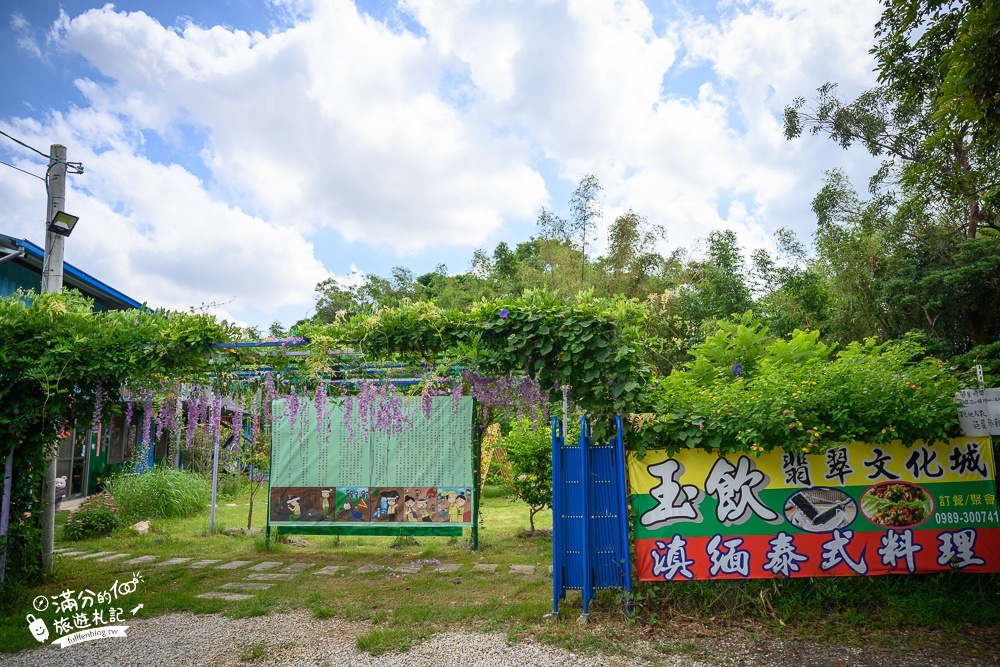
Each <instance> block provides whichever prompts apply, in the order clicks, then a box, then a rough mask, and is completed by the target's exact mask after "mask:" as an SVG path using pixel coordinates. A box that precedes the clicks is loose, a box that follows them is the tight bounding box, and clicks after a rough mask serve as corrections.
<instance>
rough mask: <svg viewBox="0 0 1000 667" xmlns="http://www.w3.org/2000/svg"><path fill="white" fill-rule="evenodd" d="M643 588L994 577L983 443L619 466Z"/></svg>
mask: <svg viewBox="0 0 1000 667" xmlns="http://www.w3.org/2000/svg"><path fill="white" fill-rule="evenodd" d="M628 471H629V485H630V500H631V503H632V507H633V509H634V510H635V512H634V514H635V523H634V538H635V550H636V562H637V566H638V572H639V578H640V579H642V580H644V581H664V580H672V581H684V580H692V579H734V578H773V577H818V576H857V575H876V574H889V573H917V572H934V571H942V570H951V569H954V570H962V571H966V572H996V571H998V570H1000V517H998V509H1000V507H998V505H997V495H996V480H995V468H994V460H993V451H992V447H991V445H990V440H989V438H983V437H964V438H953V439H952V440H951V441H950V442H944V441H939V442H935V443H933V444H926V443H923V442H918V443H916V444H915V445H914V446H913V447H910V448H907V447H905V446H904V445H903V444H902V443H900V442H898V441H897V442H893V443H892V444H888V445H886V444H879V445H872V444H864V443H854V444H850V445H843V446H839V447H834V448H832V449H830V450H829V451H827V452H826V453H824V454H817V455H807V454H804V453H797V452H792V451H781V450H774V451H772V452H769V453H767V454H763V455H761V456H760V457H756V458H755V457H752V456H747V455H744V454H733V455H727V456H726V457H719V456H718V455H717V454H712V453H708V452H706V451H704V450H685V451H681V452H679V453H677V454H675V455H674V456H668V455H667V453H666V452H665V451H655V450H651V451H647V452H646V454H645V456H644V457H643V458H642V459H639V458H638V456H637V455H636V454H635V453H633V454H630V456H629V461H628Z"/></svg>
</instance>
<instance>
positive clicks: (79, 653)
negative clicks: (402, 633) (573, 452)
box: [0, 611, 1000, 667]
mask: <svg viewBox="0 0 1000 667" xmlns="http://www.w3.org/2000/svg"><path fill="white" fill-rule="evenodd" d="M376 627H380V626H373V625H371V624H370V623H362V622H359V623H350V622H347V621H344V620H340V619H334V618H328V619H316V618H313V617H312V616H311V615H309V614H307V613H305V612H301V611H298V612H291V613H285V614H275V615H272V616H259V617H254V618H243V619H231V618H227V617H224V616H219V615H204V616H195V615H193V614H169V615H166V616H159V617H155V618H151V619H139V620H136V621H135V622H134V623H133V624H132V625H131V626H130V627H129V630H128V638H127V639H102V640H97V641H93V642H89V643H84V644H77V645H75V646H71V647H69V648H66V649H59V648H54V647H45V648H40V649H37V650H31V651H23V652H21V653H17V654H14V655H2V654H0V665H3V666H4V667H6V666H10V667H49V666H51V667H65V666H66V665H73V666H74V667H104V666H107V667H145V666H147V665H148V666H149V667H154V666H155V667H160V666H163V665H170V666H174V665H177V666H190V667H232V666H236V665H242V666H246V667H258V666H263V665H278V666H283V667H316V666H329V667H335V666H346V667H362V666H372V667H390V666H391V667H418V666H419V667H507V666H515V667H534V666H535V665H539V666H541V665H546V666H549V665H567V666H569V665H572V666H574V667H576V666H581V667H599V666H604V665H607V666H610V667H633V666H635V667H638V666H640V665H650V664H655V665H663V666H664V667H712V666H716V665H724V666H726V667H750V666H751V665H753V666H762V665H766V666H769V667H990V666H993V665H998V664H1000V663H998V662H997V658H996V654H994V655H992V656H990V655H989V653H988V652H987V654H986V655H987V657H985V658H984V657H982V653H980V655H979V656H976V655H973V654H971V653H970V652H967V651H963V650H961V649H957V648H947V647H942V646H938V645H935V644H919V645H916V646H913V647H910V648H878V647H875V646H871V645H862V646H858V645H849V644H829V643H821V642H806V641H798V640H779V639H763V640H760V641H755V640H753V639H752V638H751V637H750V636H749V635H748V634H747V633H742V632H732V633H729V634H723V635H721V636H715V637H703V638H701V639H698V640H695V641H690V640H683V639H677V640H676V641H677V643H678V646H677V648H676V652H673V653H667V654H664V653H661V652H660V651H656V650H655V649H654V648H653V647H652V645H651V644H649V643H646V642H643V641H638V642H636V643H635V644H633V647H634V648H635V649H636V650H637V652H640V653H643V654H645V655H647V656H655V658H654V659H653V661H652V662H648V661H646V660H642V659H639V658H627V657H622V656H609V655H596V656H595V655H590V656H584V655H579V654H574V653H572V652H570V651H567V650H564V649H560V648H554V647H551V646H545V645H542V644H538V643H536V642H534V641H530V640H521V641H518V642H517V643H515V644H508V642H507V636H506V635H505V634H503V633H471V632H470V633H461V632H443V633H438V634H436V635H434V636H432V637H430V638H428V639H427V640H426V641H424V642H422V643H420V644H418V645H416V646H414V647H413V648H411V649H410V650H409V651H407V652H406V653H389V654H383V655H381V656H376V657H373V656H370V655H368V654H366V653H361V652H359V651H358V650H357V648H356V646H355V640H356V638H357V636H358V635H359V634H364V633H367V632H370V631H371V630H372V629H374V628H376ZM381 627H387V626H381ZM683 634H686V633H681V636H683ZM675 636H676V635H675ZM978 639H979V640H980V641H979V642H977V643H979V645H980V646H983V645H984V644H983V643H981V642H985V645H995V639H996V638H995V637H989V638H987V637H978ZM255 645H260V646H258V652H257V653H256V655H255V656H254V655H252V654H251V653H250V651H251V649H252V647H254V646H255ZM685 645H686V646H685ZM252 657H253V658H255V659H251V658H252Z"/></svg>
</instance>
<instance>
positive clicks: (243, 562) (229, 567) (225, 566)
mask: <svg viewBox="0 0 1000 667" xmlns="http://www.w3.org/2000/svg"><path fill="white" fill-rule="evenodd" d="M252 562H253V561H252V560H234V561H231V562H229V563H223V564H222V565H216V566H215V569H216V570H235V569H236V568H238V567H243V566H244V565H249V564H250V563H252Z"/></svg>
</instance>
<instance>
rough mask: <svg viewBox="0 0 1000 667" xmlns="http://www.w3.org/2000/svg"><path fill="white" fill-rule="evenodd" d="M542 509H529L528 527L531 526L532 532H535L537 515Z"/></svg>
mask: <svg viewBox="0 0 1000 667" xmlns="http://www.w3.org/2000/svg"><path fill="white" fill-rule="evenodd" d="M540 509H542V508H541V507H530V508H528V525H529V526H531V532H532V533H534V532H535V514H536V513H537V512H538V510H540Z"/></svg>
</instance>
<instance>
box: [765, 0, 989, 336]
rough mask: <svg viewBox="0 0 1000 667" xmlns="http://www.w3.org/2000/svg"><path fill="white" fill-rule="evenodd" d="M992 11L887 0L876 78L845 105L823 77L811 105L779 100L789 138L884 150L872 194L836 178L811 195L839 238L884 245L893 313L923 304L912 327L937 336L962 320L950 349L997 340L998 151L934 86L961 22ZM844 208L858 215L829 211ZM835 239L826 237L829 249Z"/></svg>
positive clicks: (905, 315)
mask: <svg viewBox="0 0 1000 667" xmlns="http://www.w3.org/2000/svg"><path fill="white" fill-rule="evenodd" d="M970 9H971V10H976V11H979V10H982V11H980V12H979V14H976V13H975V11H973V12H972V13H971V14H970ZM992 11H993V10H992V9H990V8H988V7H987V6H986V4H984V3H981V2H980V3H968V6H966V7H962V6H960V5H959V3H950V2H939V1H938V0H926V1H923V2H918V1H911V0H886V2H885V11H884V13H883V17H882V20H881V21H880V23H879V26H878V29H877V32H876V34H877V35H878V36H879V43H878V45H877V46H876V48H875V49H874V52H875V54H876V56H877V58H878V59H879V66H880V80H881V82H882V85H881V86H879V87H877V88H875V89H873V90H870V91H867V92H865V93H863V94H862V95H861V96H859V97H858V99H857V100H854V101H853V102H847V101H844V100H841V99H840V98H838V97H837V95H836V86H835V85H834V84H826V85H824V86H822V87H821V88H820V89H819V91H818V96H817V98H816V100H815V103H814V104H813V105H812V106H810V107H807V106H806V102H805V99H804V98H798V99H796V100H795V101H794V102H793V103H792V104H791V105H790V106H789V107H787V108H786V109H785V135H786V137H788V138H789V139H791V138H794V137H797V136H799V135H801V133H802V132H803V130H805V129H809V130H810V131H811V132H812V133H814V134H824V135H826V136H828V137H830V138H831V139H833V140H835V141H837V142H838V143H839V144H840V145H841V146H843V147H845V148H848V147H850V146H852V145H854V144H861V145H862V146H864V147H865V148H866V149H867V150H868V151H869V152H870V153H871V154H872V155H875V156H878V157H881V158H883V163H882V166H881V168H880V169H879V170H878V171H877V172H876V173H875V174H874V176H873V177H872V178H871V180H870V183H869V190H870V192H871V194H872V197H871V199H869V200H867V201H861V200H859V199H858V198H857V195H856V194H855V193H853V191H850V192H848V191H846V190H845V189H844V188H843V187H841V186H839V185H838V186H836V187H833V188H825V189H824V193H822V197H821V199H822V200H821V201H820V202H819V204H820V205H821V206H822V207H823V208H824V209H825V210H826V211H827V212H828V213H832V214H833V215H831V216H828V219H829V220H830V221H831V223H832V224H840V225H841V226H843V227H844V228H845V233H846V236H847V237H849V238H859V237H858V234H857V232H859V231H864V234H863V237H864V238H867V239H868V240H869V241H873V242H879V243H880V245H881V248H882V250H883V251H885V252H887V253H888V255H887V256H884V257H882V258H881V259H882V260H883V261H882V264H883V265H885V266H892V271H893V273H892V274H890V275H891V276H895V277H896V278H897V279H896V280H894V281H892V280H889V281H887V282H885V283H883V285H882V289H883V290H888V291H887V292H886V294H888V295H889V296H890V297H892V298H891V299H890V300H889V303H892V304H894V305H895V306H896V307H898V308H901V309H902V311H901V312H899V313H896V314H895V315H894V319H896V320H897V321H899V322H911V323H912V322H913V317H912V315H913V313H914V312H919V313H922V314H923V315H924V318H923V320H924V321H923V322H922V323H921V324H920V325H919V328H921V329H923V330H924V331H926V332H928V333H929V334H930V335H931V336H934V337H937V338H941V337H942V336H943V334H942V333H941V327H942V325H944V326H945V328H947V327H948V326H950V325H951V324H952V323H953V322H954V321H956V320H957V321H959V322H961V323H962V330H961V332H960V333H956V334H954V335H951V336H949V341H948V343H949V346H950V347H951V348H952V349H953V351H955V352H962V351H964V350H965V349H968V348H969V347H971V346H975V345H984V344H986V343H988V342H989V341H990V340H992V339H995V338H996V336H997V335H998V325H1000V321H998V312H1000V262H993V261H990V257H991V256H992V255H993V254H995V252H996V249H997V244H998V234H1000V226H998V220H997V204H998V200H1000V150H998V144H997V142H996V141H995V134H993V133H992V132H989V131H982V130H983V127H984V126H983V124H982V123H981V122H980V121H977V120H975V119H973V118H970V117H967V115H966V114H963V113H957V112H954V111H953V110H950V107H948V106H947V99H948V96H947V95H946V94H943V93H942V85H943V82H944V80H945V79H947V78H948V77H949V76H952V75H953V73H954V72H953V71H952V69H950V65H949V63H954V62H957V61H955V54H956V53H958V52H959V51H961V48H960V47H961V42H962V37H961V36H962V35H963V34H964V33H963V30H964V31H966V32H968V31H969V30H972V31H973V32H975V31H976V30H978V29H977V28H973V27H970V26H969V25H968V20H969V17H970V16H973V15H988V14H990V13H991V12H992ZM984 12H985V14H984ZM977 34H978V33H977ZM988 50H989V49H987V51H988ZM989 76H992V75H989ZM989 76H987V77H986V78H987V79H989ZM983 117H985V112H984V116H983ZM980 120H981V119H980ZM838 195H839V196H841V199H840V200H839V201H838V200H837V196H838ZM850 208H854V209H857V210H859V211H860V215H858V216H855V217H854V218H853V220H852V219H846V218H837V216H836V212H837V211H842V210H847V209H850ZM860 221H864V223H865V225H867V229H862V228H861V227H857V224H858V222H860ZM828 231H829V230H828ZM835 236H836V235H833V234H828V235H827V239H826V240H827V247H829V241H830V240H831V239H833V238H835ZM907 309H909V311H910V312H906V311H907Z"/></svg>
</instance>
